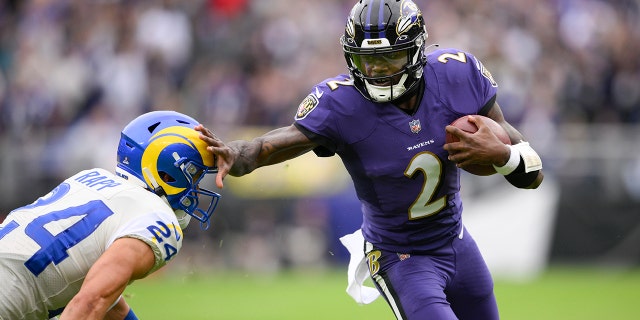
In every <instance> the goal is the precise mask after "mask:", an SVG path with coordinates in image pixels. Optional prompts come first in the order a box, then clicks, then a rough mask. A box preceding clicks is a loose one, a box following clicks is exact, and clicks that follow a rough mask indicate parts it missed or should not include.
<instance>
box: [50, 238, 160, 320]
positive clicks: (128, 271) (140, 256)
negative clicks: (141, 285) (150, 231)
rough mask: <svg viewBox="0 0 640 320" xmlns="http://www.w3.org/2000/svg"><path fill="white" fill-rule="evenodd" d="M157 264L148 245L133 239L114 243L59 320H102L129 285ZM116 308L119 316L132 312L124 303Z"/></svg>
mask: <svg viewBox="0 0 640 320" xmlns="http://www.w3.org/2000/svg"><path fill="white" fill-rule="evenodd" d="M154 263H155V257H154V255H153V251H152V250H151V247H149V245H147V244H146V243H144V242H142V241H140V240H138V239H134V238H120V239H118V240H116V241H114V242H113V244H112V245H111V246H110V247H109V249H107V250H106V251H105V252H104V253H103V254H102V256H101V257H100V259H98V261H96V263H95V264H94V265H93V266H92V267H91V269H90V270H89V272H88V273H87V276H86V278H85V279H84V282H83V283H82V287H80V291H79V292H78V293H77V294H76V295H75V296H74V297H73V299H71V301H70V302H69V304H67V306H66V307H65V308H64V311H63V312H62V314H61V315H60V320H70V319H83V320H87V319H103V318H104V317H105V315H107V311H108V309H109V307H111V306H112V305H113V304H114V302H116V299H118V297H120V295H121V294H122V292H124V289H125V288H126V287H127V285H128V284H129V282H130V281H132V280H135V279H140V278H142V277H144V276H145V275H146V274H147V273H148V272H149V270H151V268H152V267H153V265H154ZM114 308H116V309H115V310H114V313H118V314H121V313H124V314H126V312H128V311H129V310H128V306H127V305H126V303H124V301H119V302H118V304H116V305H115V306H114ZM123 308H124V309H123ZM125 310H126V311H125ZM112 315H113V314H109V316H112Z"/></svg>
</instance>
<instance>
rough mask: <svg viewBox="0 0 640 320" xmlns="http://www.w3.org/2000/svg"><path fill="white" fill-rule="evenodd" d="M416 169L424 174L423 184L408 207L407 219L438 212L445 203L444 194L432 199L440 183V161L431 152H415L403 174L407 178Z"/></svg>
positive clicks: (424, 216) (423, 216)
mask: <svg viewBox="0 0 640 320" xmlns="http://www.w3.org/2000/svg"><path fill="white" fill-rule="evenodd" d="M417 171H422V174H423V175H424V184H423V185H422V191H421V192H420V195H419V196H418V198H417V199H416V201H414V202H413V204H412V205H411V207H410V208H409V219H410V220H413V219H420V218H426V217H429V216H432V215H434V214H436V213H438V212H439V211H440V210H442V208H444V207H445V205H446V204H447V202H446V201H447V198H446V196H442V197H440V198H438V199H435V200H433V199H432V198H433V197H434V196H435V194H436V190H437V189H438V186H439V185H440V176H441V174H442V163H441V162H440V159H438V157H437V156H436V155H434V154H433V153H431V152H422V153H419V154H417V155H416V156H415V157H413V159H411V163H409V165H408V166H407V169H406V170H405V171H404V175H405V176H406V177H408V178H411V177H413V175H414V174H415V173H416V172H417Z"/></svg>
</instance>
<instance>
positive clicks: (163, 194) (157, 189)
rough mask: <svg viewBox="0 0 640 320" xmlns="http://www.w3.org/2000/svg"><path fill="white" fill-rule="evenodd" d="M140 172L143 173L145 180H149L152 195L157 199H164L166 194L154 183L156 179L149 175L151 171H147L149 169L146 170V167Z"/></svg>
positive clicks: (156, 182)
mask: <svg viewBox="0 0 640 320" xmlns="http://www.w3.org/2000/svg"><path fill="white" fill-rule="evenodd" d="M142 172H143V173H144V176H145V177H146V178H147V179H149V182H151V188H152V189H153V193H155V194H157V195H158V196H159V197H166V196H167V192H166V191H164V189H163V188H162V187H161V186H160V184H159V183H158V181H156V179H155V178H154V177H153V175H152V174H151V171H150V170H149V168H146V167H145V168H142Z"/></svg>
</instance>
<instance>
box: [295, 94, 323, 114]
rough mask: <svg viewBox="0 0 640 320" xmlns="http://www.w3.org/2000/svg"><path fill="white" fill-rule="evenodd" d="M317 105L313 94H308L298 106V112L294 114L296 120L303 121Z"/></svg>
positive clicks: (316, 99)
mask: <svg viewBox="0 0 640 320" xmlns="http://www.w3.org/2000/svg"><path fill="white" fill-rule="evenodd" d="M317 105H318V98H317V97H316V95H315V94H313V93H312V94H310V95H308V96H307V97H306V98H304V100H302V102H300V105H299V106H298V112H296V120H301V119H304V118H305V117H306V116H307V115H308V114H309V113H311V111H313V109H315V108H316V106H317Z"/></svg>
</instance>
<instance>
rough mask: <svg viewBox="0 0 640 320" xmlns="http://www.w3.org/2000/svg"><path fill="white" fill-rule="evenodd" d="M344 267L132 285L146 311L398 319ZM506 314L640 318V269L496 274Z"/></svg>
mask: <svg viewBox="0 0 640 320" xmlns="http://www.w3.org/2000/svg"><path fill="white" fill-rule="evenodd" d="M345 288H346V275H345V273H344V270H339V271H332V272H321V273H281V274H278V275H276V276H265V275H251V274H236V273H221V274H211V275H193V274H192V275H188V276H166V275H162V276H156V277H153V278H149V279H144V280H140V281H138V282H136V283H134V284H133V285H131V286H130V287H129V288H127V290H126V291H125V296H126V297H127V301H128V302H129V304H130V305H131V306H132V308H133V309H134V310H135V312H136V314H137V315H138V317H139V318H140V319H143V320H145V319H155V320H164V319H186V320H198V319H219V320H220V319H221V320H245V319H246V320H256V319H260V320H269V319H274V320H275V319H278V320H287V319H331V320H333V319H336V320H337V319H366V320H377V319H395V318H394V317H393V315H392V314H391V312H390V311H389V309H388V308H387V305H386V303H385V301H384V300H383V299H382V298H379V299H378V300H376V301H375V302H374V303H373V304H371V305H366V306H360V305H358V304H356V303H355V302H354V301H353V300H351V298H350V297H349V296H348V295H347V294H346V293H345V291H344V290H345ZM495 292H496V296H497V298H498V303H499V306H500V313H501V318H502V319H507V320H511V319H516V320H528V319H536V320H540V319H563V320H572V319H576V320H577V319H580V320H589V319H594V320H595V319H607V320H617V319H639V318H640V270H638V269H636V270H633V271H616V272H614V271H606V270H599V269H586V268H557V267H556V268H551V269H550V270H549V271H547V272H546V273H545V274H544V275H542V276H541V277H540V278H538V279H537V280H535V281H532V282H527V283H514V282H509V281H504V280H503V281H501V280H499V279H498V280H496V288H495Z"/></svg>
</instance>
